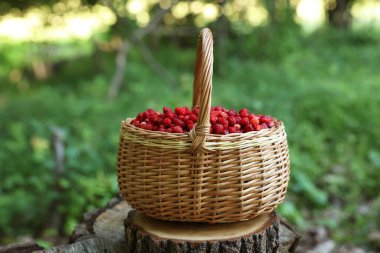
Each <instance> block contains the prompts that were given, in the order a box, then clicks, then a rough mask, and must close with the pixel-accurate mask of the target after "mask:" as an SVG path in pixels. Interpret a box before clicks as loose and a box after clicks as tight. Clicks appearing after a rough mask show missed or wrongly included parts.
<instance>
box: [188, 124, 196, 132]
mask: <svg viewBox="0 0 380 253" xmlns="http://www.w3.org/2000/svg"><path fill="white" fill-rule="evenodd" d="M194 126H195V125H194V124H188V125H187V129H189V131H190V130H191V129H193V128H194Z"/></svg>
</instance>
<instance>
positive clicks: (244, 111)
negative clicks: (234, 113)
mask: <svg viewBox="0 0 380 253" xmlns="http://www.w3.org/2000/svg"><path fill="white" fill-rule="evenodd" d="M239 114H240V116H241V117H242V118H244V117H248V114H249V112H248V110H247V109H246V108H243V109H241V110H240V111H239Z"/></svg>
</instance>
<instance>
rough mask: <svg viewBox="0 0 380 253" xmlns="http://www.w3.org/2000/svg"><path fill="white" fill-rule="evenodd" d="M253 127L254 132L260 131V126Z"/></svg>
mask: <svg viewBox="0 0 380 253" xmlns="http://www.w3.org/2000/svg"><path fill="white" fill-rule="evenodd" d="M253 127H254V128H255V130H256V131H260V130H261V129H262V128H261V126H260V125H254V126H253Z"/></svg>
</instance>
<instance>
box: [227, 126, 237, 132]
mask: <svg viewBox="0 0 380 253" xmlns="http://www.w3.org/2000/svg"><path fill="white" fill-rule="evenodd" d="M228 132H230V133H236V128H235V127H229V128H228Z"/></svg>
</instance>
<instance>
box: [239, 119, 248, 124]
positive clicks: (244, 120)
mask: <svg viewBox="0 0 380 253" xmlns="http://www.w3.org/2000/svg"><path fill="white" fill-rule="evenodd" d="M240 125H242V126H245V125H249V120H248V118H242V119H241V120H240Z"/></svg>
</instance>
